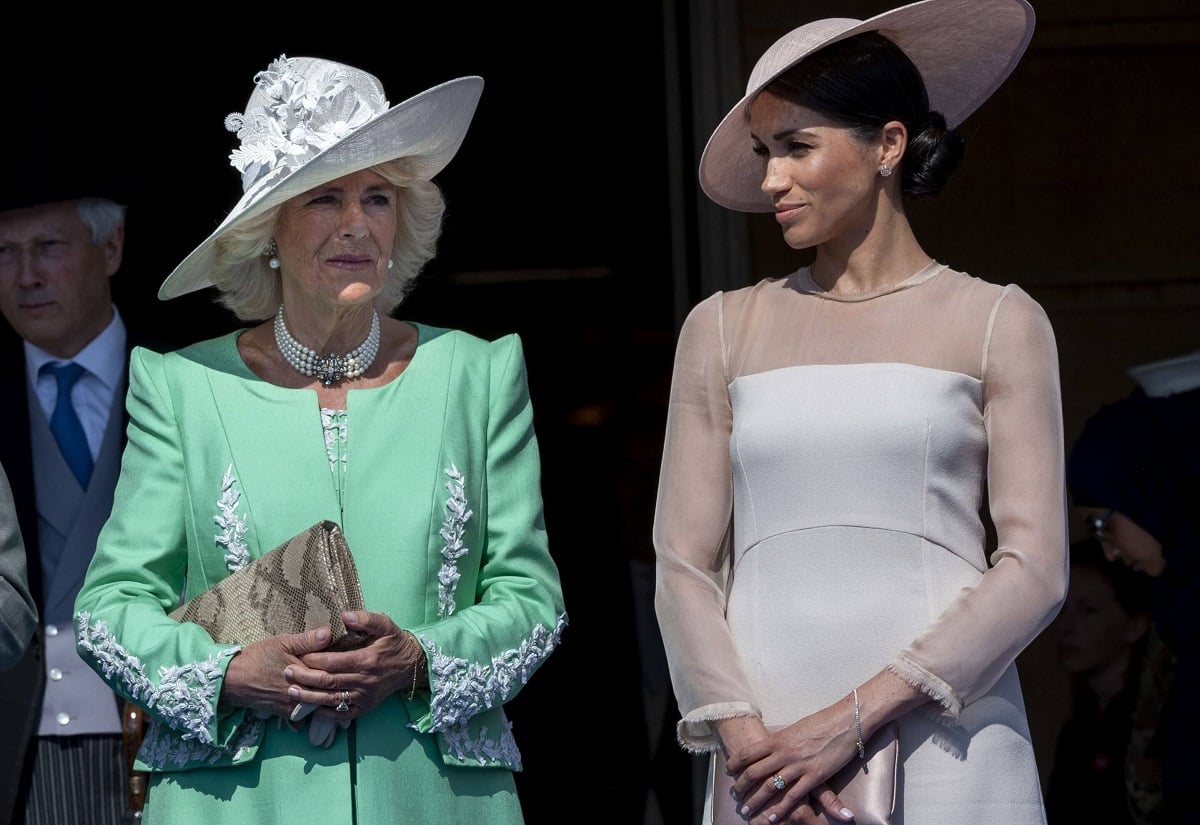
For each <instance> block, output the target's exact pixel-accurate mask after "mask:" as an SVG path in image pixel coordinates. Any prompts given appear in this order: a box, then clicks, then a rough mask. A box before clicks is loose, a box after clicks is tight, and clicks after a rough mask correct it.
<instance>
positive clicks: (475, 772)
mask: <svg viewBox="0 0 1200 825" xmlns="http://www.w3.org/2000/svg"><path fill="white" fill-rule="evenodd" d="M414 326H416V327H417V329H418V331H419V334H420V338H419V344H418V347H417V350H416V354H415V356H414V357H413V360H412V362H411V363H410V365H409V366H408V368H407V369H406V370H405V371H404V373H403V374H402V375H401V376H400V377H399V378H398V379H397V380H395V381H393V382H392V383H390V384H388V385H387V386H384V387H379V388H375V389H363V390H356V389H351V390H350V392H349V397H348V400H347V410H348V413H347V415H348V433H349V434H348V453H347V457H346V474H345V483H344V490H343V497H342V501H341V503H339V497H338V495H337V492H336V488H335V486H334V482H333V477H332V474H331V471H330V463H329V454H328V453H327V450H326V444H325V438H324V431H323V428H322V423H321V415H320V411H319V409H318V405H317V401H316V395H315V394H314V393H312V392H310V391H307V390H290V389H283V388H280V387H277V386H275V385H273V384H269V383H267V382H265V381H263V380H261V379H260V378H258V377H256V376H255V375H254V374H253V373H251V372H250V371H249V370H248V369H247V368H246V366H245V364H244V362H243V361H242V359H241V358H240V356H239V355H238V352H237V344H236V340H237V336H238V334H240V333H236V332H235V333H230V334H228V335H225V336H222V337H220V338H215V339H213V340H210V341H205V342H202V343H199V344H195V345H193V346H191V347H188V348H186V349H183V350H180V351H178V352H175V353H168V354H158V353H153V352H150V351H148V350H144V349H136V350H134V352H133V355H132V357H131V364H130V387H129V396H128V407H129V414H130V425H129V443H128V446H127V448H126V450H125V454H124V458H123V463H122V469H121V478H120V481H119V483H118V485H117V490H116V496H115V502H114V506H113V511H112V515H111V517H110V519H109V520H108V522H107V524H106V525H105V527H104V529H103V531H102V532H101V535H100V539H99V543H98V546H97V549H96V555H95V557H94V560H93V561H92V564H91V567H90V568H89V570H88V573H87V577H86V579H85V581H84V584H83V588H82V590H81V591H80V594H79V597H78V599H77V601H76V603H75V609H76V630H77V647H78V649H79V652H80V654H81V655H82V656H83V658H84V660H85V661H87V662H88V663H89V664H90V665H91V666H92V667H93V668H95V669H96V671H97V672H99V673H100V674H101V675H102V676H103V677H104V679H105V680H106V681H107V682H108V683H109V684H111V685H112V687H113V689H114V690H116V691H117V692H118V693H120V694H122V695H124V696H126V697H129V698H132V699H133V700H135V701H137V702H139V703H140V704H142V705H144V706H146V707H147V708H148V710H149V713H150V715H151V717H152V719H153V722H152V725H151V728H150V731H149V732H148V734H147V737H146V740H145V742H144V743H143V746H142V749H141V751H140V753H139V755H138V761H139V766H140V767H142V768H144V769H147V770H149V771H151V772H153V775H152V781H151V788H150V792H149V794H148V798H147V807H146V812H145V822H146V823H147V825H156V823H175V822H193V821H194V822H223V823H258V822H262V823H268V822H272V823H274V822H278V823H298V822H319V823H321V825H340V823H363V824H365V823H400V822H405V823H415V822H435V821H436V822H447V823H454V822H464V823H465V822H481V823H488V825H496V824H497V823H519V822H521V813H520V806H519V804H518V801H517V797H516V792H515V787H514V782H513V777H512V771H516V770H520V769H521V756H520V752H519V750H518V748H517V745H516V742H515V740H514V737H513V731H512V726H511V725H510V723H509V722H508V720H507V719H506V718H505V715H504V711H503V704H504V703H505V702H507V701H508V700H509V699H511V698H512V697H513V696H514V695H515V694H516V693H517V691H518V690H520V689H521V687H522V686H523V685H524V684H525V683H526V682H527V681H528V680H529V678H530V677H531V676H532V675H533V673H534V671H535V670H536V669H537V668H538V667H539V666H540V665H541V664H542V662H543V661H544V660H545V658H546V657H547V656H548V655H549V654H550V652H551V651H552V650H553V649H554V648H555V646H556V645H557V644H558V642H559V639H560V637H561V634H562V631H563V628H564V627H565V625H566V613H565V609H564V605H563V600H562V591H561V587H560V582H559V577H558V571H557V568H556V567H555V564H554V561H553V560H552V558H551V556H550V553H549V551H548V549H547V542H546V532H545V525H544V521H543V513H542V499H541V471H540V463H539V457H538V447H537V441H536V438H535V435H534V430H533V412H532V408H531V406H530V401H529V393H528V388H527V383H526V375H525V363H524V355H523V351H522V348H521V342H520V339H519V338H518V337H517V336H515V335H509V336H506V337H504V338H501V339H499V340H497V341H495V342H487V341H484V340H482V339H479V338H476V337H474V336H471V335H468V334H466V333H463V332H458V331H453V330H446V329H439V328H433V327H428V326H424V325H419V324H416V325H414ZM319 519H330V520H332V521H335V522H337V523H338V524H340V525H341V526H342V529H343V532H344V533H345V535H346V539H347V541H348V542H349V545H350V547H351V549H352V551H353V552H354V557H355V564H356V566H357V567H358V571H359V575H360V578H361V580H362V587H363V596H364V603H365V605H366V607H367V609H368V610H372V611H377V612H382V613H386V614H387V615H389V616H390V617H391V618H392V619H393V620H394V621H395V622H396V624H397V625H399V626H400V627H402V628H406V629H408V630H411V631H412V632H413V633H414V634H415V635H416V636H417V638H418V639H419V640H420V641H421V644H422V646H423V647H424V648H425V652H426V654H427V657H428V660H429V664H430V682H431V688H430V689H429V690H426V691H418V692H417V694H416V695H415V697H414V698H413V699H412V700H406V699H405V698H404V696H402V695H399V694H396V695H393V696H392V697H391V698H390V699H389V700H387V701H386V702H384V703H383V704H382V705H380V706H379V707H378V708H376V709H374V710H372V711H371V712H369V713H368V714H366V715H364V716H363V717H361V718H359V719H358V720H357V721H356V722H355V723H354V724H353V725H352V726H351V727H350V728H349V729H348V730H346V731H341V730H339V731H338V733H337V738H336V740H335V741H334V743H333V745H332V746H331V747H329V748H319V747H315V746H313V745H310V743H309V741H308V737H307V733H306V732H305V731H299V732H297V731H293V730H291V729H289V728H288V727H287V726H286V725H281V724H279V722H278V720H275V719H272V720H260V719H256V718H253V717H252V716H248V715H247V714H246V713H245V712H244V711H240V710H239V711H236V712H233V713H228V714H227V713H224V712H223V709H221V710H219V709H218V706H217V699H218V697H219V695H220V692H221V683H222V679H223V678H224V674H225V669H226V667H227V666H228V663H229V658H230V657H231V656H232V655H233V654H234V653H235V652H236V650H237V648H236V647H230V646H228V645H221V644H216V643H214V642H213V641H212V640H211V639H210V638H209V636H208V634H207V633H206V632H205V631H204V630H203V629H202V628H200V627H199V626H197V625H192V624H179V623H176V622H175V621H173V620H172V619H170V618H169V617H168V616H167V615H166V614H167V612H168V611H170V610H171V609H173V608H174V607H175V606H176V605H177V604H178V602H179V598H180V595H181V594H183V595H184V596H185V597H187V598H190V597H191V596H193V595H195V594H197V593H199V592H201V591H203V590H205V589H206V588H208V587H210V586H211V585H212V584H214V583H215V582H217V581H220V580H221V579H222V578H224V577H225V576H227V575H229V572H230V571H231V569H236V568H237V567H238V566H240V565H241V564H243V563H245V562H246V561H247V560H249V559H254V558H257V557H258V556H260V555H262V554H263V553H265V552H267V551H268V550H270V549H271V548H273V547H275V546H277V545H278V544H280V543H281V542H283V541H284V540H286V539H287V538H289V537H290V536H292V535H294V534H295V533H297V532H299V531H301V530H303V529H304V528H306V527H308V526H309V525H311V524H313V523H314V522H316V521H317V520H319Z"/></svg>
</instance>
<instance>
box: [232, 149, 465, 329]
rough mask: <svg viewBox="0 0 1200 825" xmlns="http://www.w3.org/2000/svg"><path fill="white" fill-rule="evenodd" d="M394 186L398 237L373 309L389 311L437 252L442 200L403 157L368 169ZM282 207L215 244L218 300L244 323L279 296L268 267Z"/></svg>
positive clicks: (267, 314) (262, 315) (271, 308)
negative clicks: (391, 263)
mask: <svg viewBox="0 0 1200 825" xmlns="http://www.w3.org/2000/svg"><path fill="white" fill-rule="evenodd" d="M370 168H371V170H372V171H373V172H376V173H377V174H378V175H379V176H380V177H382V178H383V179H384V180H386V181H387V182H388V183H390V184H392V185H393V186H395V187H396V195H397V197H396V237H395V238H394V239H393V241H392V254H391V259H392V261H393V262H394V264H393V266H392V268H391V269H389V270H388V272H387V280H386V282H385V284H384V288H383V291H382V292H380V293H379V295H378V296H377V297H376V298H375V308H376V309H377V310H379V312H380V313H381V314H383V315H390V314H391V313H392V312H393V311H394V310H395V309H396V307H398V306H400V304H401V303H402V302H403V301H404V299H405V298H406V297H407V296H408V294H409V293H410V292H411V291H412V289H413V287H414V286H416V279H417V276H418V275H420V274H421V270H422V269H424V268H425V265H426V264H427V263H429V261H430V260H432V259H433V256H434V254H435V253H436V252H437V242H438V238H439V237H440V236H441V233H442V216H443V214H444V213H445V211H446V202H445V199H444V198H443V197H442V191H441V189H440V188H439V187H438V185H437V184H436V183H434V182H433V181H431V180H423V179H421V178H418V177H416V176H415V175H414V174H413V172H412V165H411V164H410V163H409V162H408V160H407V158H399V159H397V160H392V161H388V162H387V163H382V164H379V165H377V166H372V167H370ZM281 208H282V207H280V206H275V207H272V208H271V209H268V210H267V211H266V212H263V213H262V214H261V215H255V216H254V217H253V218H250V219H249V220H246V221H243V222H242V223H240V224H238V225H237V226H233V227H230V228H229V229H228V230H227V231H226V232H225V233H224V234H223V235H222V236H221V237H220V238H219V239H218V240H217V242H216V271H215V272H213V274H212V281H213V284H214V285H215V286H216V288H217V292H218V297H217V300H218V301H219V302H220V303H221V304H222V305H223V306H224V307H226V308H227V309H228V310H230V311H231V312H232V313H233V314H234V315H236V316H237V317H238V318H239V319H240V320H242V321H262V320H265V319H267V318H271V317H273V316H274V315H275V312H276V310H278V309H279V304H280V302H281V301H282V300H283V287H282V286H281V284H280V280H279V271H278V270H275V269H271V268H270V267H269V266H268V265H267V254H266V253H267V249H268V248H269V247H270V245H271V239H272V237H274V235H275V230H276V228H277V227H278V225H279V214H280V211H281Z"/></svg>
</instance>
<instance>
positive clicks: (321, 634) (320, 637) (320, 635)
mask: <svg viewBox="0 0 1200 825" xmlns="http://www.w3.org/2000/svg"><path fill="white" fill-rule="evenodd" d="M328 638H329V631H328V630H326V629H325V628H323V627H322V628H321V629H320V630H318V631H317V641H318V642H323V641H325V640H326V639H328Z"/></svg>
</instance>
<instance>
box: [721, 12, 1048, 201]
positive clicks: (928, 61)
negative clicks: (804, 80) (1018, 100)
mask: <svg viewBox="0 0 1200 825" xmlns="http://www.w3.org/2000/svg"><path fill="white" fill-rule="evenodd" d="M1033 28H1034V11H1033V7H1032V6H1030V5H1029V3H1028V2H1026V0H921V2H917V3H912V4H910V5H907V6H901V7H900V8H897V9H893V10H891V11H887V12H883V13H882V14H878V15H876V16H874V17H872V18H869V19H867V20H861V21H860V20H853V19H849V18H835V19H830V20H821V21H816V22H815V23H810V24H808V25H806V26H801V27H799V28H797V29H794V30H793V31H791V32H789V33H788V34H786V35H784V36H783V37H781V38H780V39H779V40H777V41H776V42H775V44H774V45H772V46H771V48H770V49H768V50H767V52H766V53H765V54H764V55H763V58H761V59H760V60H759V63H758V65H756V66H755V71H754V73H753V74H752V75H751V78H750V82H749V83H748V84H747V87H746V93H745V95H743V96H742V98H741V100H739V101H738V102H737V103H736V104H735V105H734V107H733V108H732V109H730V111H729V113H728V114H726V115H725V117H724V118H723V119H722V120H721V122H720V124H718V125H717V128H716V129H715V130H714V131H713V134H712V136H711V137H710V138H709V140H708V144H707V145H706V146H705V148H704V152H703V154H702V155H701V157H700V187H701V189H703V190H704V193H705V194H706V195H708V197H710V198H711V199H712V200H714V201H715V202H717V203H718V204H720V205H722V206H725V207H727V208H729V209H733V210H736V211H739V212H770V211H772V210H773V208H774V206H773V204H772V203H771V200H770V198H768V197H767V196H766V195H765V194H764V193H763V191H762V189H761V188H760V184H761V182H762V161H761V159H760V158H759V157H758V156H757V155H755V154H754V150H753V145H752V142H751V138H750V104H751V103H752V102H753V101H754V98H755V97H756V96H757V95H758V93H759V92H761V91H762V90H763V89H764V88H765V87H766V86H767V85H768V84H769V83H770V82H771V81H772V80H774V79H775V78H776V77H778V76H779V75H780V74H782V73H783V72H785V71H786V70H787V69H789V68H791V67H792V66H794V65H796V64H797V63H799V62H800V61H802V60H803V59H804V58H805V57H807V56H808V55H810V54H812V53H813V52H816V51H818V50H819V49H822V48H824V47H825V46H828V45H830V44H831V43H836V42H838V41H839V40H845V39H846V38H848V37H853V36H855V35H857V34H862V33H864V32H871V31H874V32H879V33H880V34H882V35H883V36H884V37H887V38H888V39H889V40H891V41H892V42H893V43H895V44H896V45H897V46H899V47H900V48H901V49H902V50H903V51H904V53H905V54H906V55H908V57H909V59H910V60H912V62H913V64H914V65H916V67H917V70H918V71H920V73H921V77H922V79H923V80H924V81H925V88H926V91H927V92H928V94H929V105H930V108H931V109H933V110H934V111H937V112H941V113H942V115H943V116H944V117H945V118H946V123H947V125H948V126H950V127H951V128H953V127H955V126H957V125H959V124H960V123H962V122H963V121H964V120H965V119H966V118H967V116H968V115H970V114H971V113H972V112H974V111H975V110H976V109H977V108H979V106H980V105H981V104H982V103H983V102H984V101H985V100H987V99H988V98H989V97H990V96H991V95H992V93H994V92H995V91H996V89H998V88H999V87H1000V84H1002V83H1003V82H1004V81H1005V80H1006V79H1007V78H1008V76H1009V75H1010V74H1012V71H1013V69H1015V68H1016V65H1017V63H1018V61H1019V60H1020V59H1021V56H1022V55H1023V54H1024V53H1025V49H1026V48H1027V47H1028V46H1029V41H1030V39H1031V38H1032V37H1033Z"/></svg>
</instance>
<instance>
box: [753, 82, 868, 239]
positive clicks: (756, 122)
mask: <svg viewBox="0 0 1200 825" xmlns="http://www.w3.org/2000/svg"><path fill="white" fill-rule="evenodd" d="M750 134H751V137H752V138H753V140H754V151H755V154H757V155H758V156H759V157H760V158H761V159H762V162H763V166H762V174H763V180H762V190H763V192H764V193H766V195H767V196H768V197H770V198H771V200H772V202H773V203H774V204H775V220H776V221H778V222H779V225H780V226H781V227H782V228H783V238H784V240H785V241H787V243H788V245H789V246H791V247H792V248H793V249H806V248H808V247H812V246H817V245H819V244H823V243H827V242H829V241H838V240H847V241H852V242H854V243H857V242H858V241H860V240H862V238H864V237H865V236H866V235H867V232H868V231H869V230H870V228H871V225H872V224H873V222H874V218H875V205H876V201H877V186H878V184H877V183H876V179H877V175H878V172H879V156H880V147H879V146H878V145H876V144H874V143H864V142H863V141H862V140H860V139H859V138H858V137H857V136H856V135H855V134H854V133H853V132H852V131H850V130H849V129H847V128H846V127H844V126H841V125H839V124H837V123H835V122H834V121H832V120H830V119H829V118H828V117H826V116H824V115H821V114H818V113H817V112H814V111H813V110H812V109H809V108H807V107H804V106H799V105H797V104H795V103H792V102H790V101H788V100H785V99H784V98H782V97H779V96H778V95H776V94H773V93H772V92H770V91H763V92H761V93H760V94H759V95H758V97H756V98H755V99H754V103H753V104H752V105H751V107H750Z"/></svg>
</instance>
